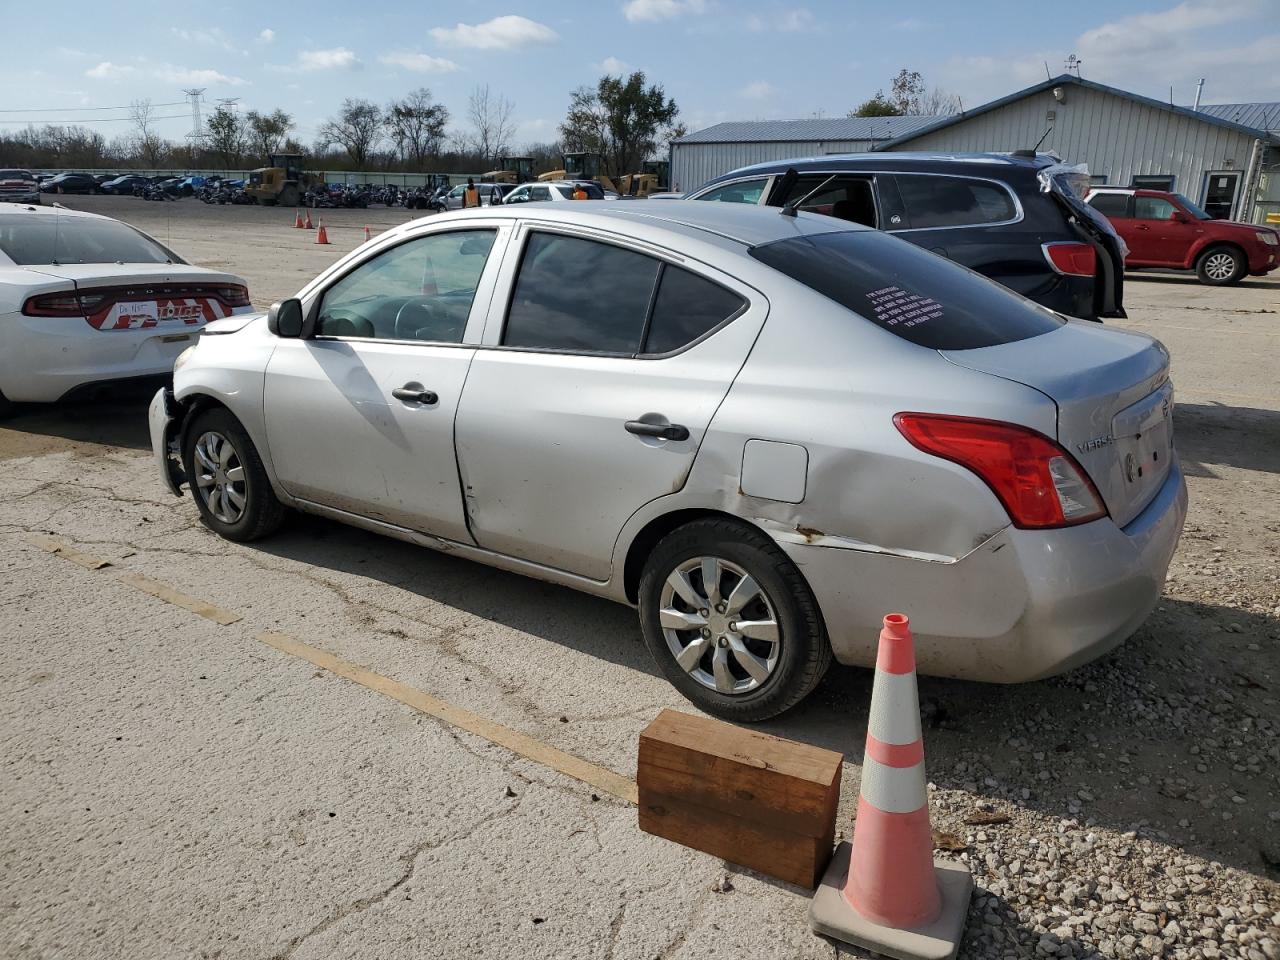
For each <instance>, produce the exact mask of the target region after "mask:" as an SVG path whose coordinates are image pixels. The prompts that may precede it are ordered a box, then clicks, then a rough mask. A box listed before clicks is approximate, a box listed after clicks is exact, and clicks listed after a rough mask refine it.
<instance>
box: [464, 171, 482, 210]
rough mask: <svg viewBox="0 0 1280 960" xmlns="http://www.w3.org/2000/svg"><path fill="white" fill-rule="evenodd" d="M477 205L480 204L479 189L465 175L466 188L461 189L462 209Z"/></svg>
mask: <svg viewBox="0 0 1280 960" xmlns="http://www.w3.org/2000/svg"><path fill="white" fill-rule="evenodd" d="M478 206H480V191H479V190H477V189H476V182H475V181H474V180H472V179H471V178H470V177H467V189H465V190H463V191H462V209H464V210H465V209H467V207H478Z"/></svg>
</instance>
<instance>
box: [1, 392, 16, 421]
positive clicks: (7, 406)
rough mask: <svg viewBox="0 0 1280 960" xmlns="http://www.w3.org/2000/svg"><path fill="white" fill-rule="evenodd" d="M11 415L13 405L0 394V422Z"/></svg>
mask: <svg viewBox="0 0 1280 960" xmlns="http://www.w3.org/2000/svg"><path fill="white" fill-rule="evenodd" d="M12 413H13V403H12V401H10V400H9V398H8V397H6V396H5V395H4V394H3V393H0V420H3V419H4V418H5V417H7V416H9V415H10V414H12Z"/></svg>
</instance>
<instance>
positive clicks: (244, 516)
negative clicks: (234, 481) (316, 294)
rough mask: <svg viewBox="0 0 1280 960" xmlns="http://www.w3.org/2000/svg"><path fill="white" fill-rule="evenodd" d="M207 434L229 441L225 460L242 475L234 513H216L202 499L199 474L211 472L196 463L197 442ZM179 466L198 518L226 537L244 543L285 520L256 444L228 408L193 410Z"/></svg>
mask: <svg viewBox="0 0 1280 960" xmlns="http://www.w3.org/2000/svg"><path fill="white" fill-rule="evenodd" d="M208 434H214V435H217V436H218V437H221V438H222V439H223V440H224V441H226V442H229V443H230V445H231V448H232V451H233V454H232V456H231V457H228V458H227V459H226V460H225V461H224V465H225V466H226V468H227V469H228V470H229V471H232V472H233V471H234V466H235V464H236V463H237V462H238V465H239V466H240V468H241V470H242V472H241V474H240V476H241V478H242V479H241V481H239V485H238V486H237V487H236V488H235V489H237V490H238V492H239V494H240V496H241V498H242V499H243V501H244V503H243V505H242V506H241V507H239V511H240V512H239V514H238V515H237V516H233V515H231V514H230V513H228V516H227V517H219V516H217V515H216V514H215V513H214V511H213V510H212V509H211V508H210V506H209V504H208V503H206V502H205V501H206V494H204V493H202V487H201V484H200V477H201V476H211V474H210V472H209V471H208V470H207V469H206V468H202V467H201V466H200V465H199V464H198V463H197V461H196V446H197V444H198V443H200V441H201V439H202V438H203V437H205V436H206V435H208ZM232 457H234V459H233V458H232ZM182 466H183V469H185V470H186V473H187V485H188V487H189V488H190V490H191V496H192V499H194V500H195V502H196V507H197V509H199V511H200V519H201V520H202V521H204V523H205V525H206V526H207V527H209V529H211V530H212V531H213V532H214V533H216V534H218V535H219V536H221V537H225V538H226V539H228V540H236V541H239V542H241V543H246V542H248V541H250V540H258V539H260V538H262V537H265V536H269V535H270V534H272V533H274V532H275V531H276V530H277V529H278V528H279V527H280V524H281V522H282V521H283V520H284V513H285V508H284V505H283V504H281V503H280V501H279V500H277V499H276V495H275V491H273V490H272V489H271V481H270V480H269V479H268V478H267V471H266V469H265V468H264V467H263V466H262V458H261V457H260V456H258V450H257V448H256V447H255V446H254V445H253V441H252V440H250V439H249V434H248V433H246V432H245V429H244V427H242V426H241V425H240V421H239V420H237V419H236V418H235V417H234V416H232V415H231V411H229V410H227V409H226V408H224V407H211V408H209V409H206V410H202V411H200V412H199V413H197V414H195V416H194V417H192V418H191V419H190V420H189V421H188V422H187V424H186V425H185V427H184V429H183V431H182ZM223 506H224V507H225V505H223ZM233 506H234V504H233Z"/></svg>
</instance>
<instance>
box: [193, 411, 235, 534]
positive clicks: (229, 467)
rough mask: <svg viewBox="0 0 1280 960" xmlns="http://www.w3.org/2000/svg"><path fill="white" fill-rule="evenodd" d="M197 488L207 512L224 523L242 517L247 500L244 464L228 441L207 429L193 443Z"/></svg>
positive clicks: (233, 521) (232, 521)
mask: <svg viewBox="0 0 1280 960" xmlns="http://www.w3.org/2000/svg"><path fill="white" fill-rule="evenodd" d="M195 463H196V490H198V491H199V494H200V499H201V501H203V503H204V505H205V507H206V508H207V509H208V511H209V512H210V513H211V514H213V516H214V517H215V518H217V519H218V520H221V521H222V522H223V523H228V524H230V523H235V522H236V521H238V520H239V519H240V518H241V517H242V516H244V509H245V506H246V504H247V503H248V495H247V492H246V489H245V480H244V465H243V464H242V463H241V462H240V454H239V453H238V452H237V451H236V448H235V447H234V446H232V444H231V441H230V440H228V439H227V438H226V437H224V436H223V435H222V434H220V433H217V432H215V431H213V430H210V431H208V432H206V433H202V434H201V435H200V438H199V439H198V440H197V441H196V445H195Z"/></svg>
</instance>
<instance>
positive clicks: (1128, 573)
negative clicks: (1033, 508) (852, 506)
mask: <svg viewBox="0 0 1280 960" xmlns="http://www.w3.org/2000/svg"><path fill="white" fill-rule="evenodd" d="M1186 512H1187V489H1186V482H1185V480H1184V479H1183V476H1182V471H1181V468H1180V467H1179V466H1178V465H1177V464H1176V463H1175V465H1174V469H1172V470H1171V471H1170V472H1169V476H1168V478H1167V479H1166V481H1165V484H1164V486H1163V487H1162V488H1161V489H1160V492H1159V494H1158V495H1157V496H1156V498H1155V500H1153V501H1152V502H1151V503H1150V504H1149V505H1148V506H1147V508H1146V509H1145V510H1144V511H1143V512H1142V513H1141V514H1139V516H1138V517H1137V518H1135V519H1134V520H1133V521H1132V522H1131V523H1130V524H1129V525H1128V526H1126V527H1124V528H1123V529H1121V528H1119V527H1117V526H1116V525H1115V524H1114V523H1113V522H1112V521H1111V520H1110V519H1103V520H1098V521H1095V522H1093V523H1089V524H1084V525H1082V526H1079V527H1068V528H1065V529H1061V530H1048V531H1034V530H1017V529H1014V528H1012V527H1007V528H1005V529H1004V530H1001V531H1000V532H999V533H997V534H995V535H994V536H993V537H992V538H991V539H989V540H987V541H986V542H985V543H983V544H982V545H981V546H979V547H978V548H976V549H975V550H973V551H972V552H971V553H969V554H968V555H967V556H965V557H963V558H961V559H960V560H957V561H955V562H952V563H939V562H931V561H926V560H918V559H910V558H905V557H899V556H893V555H887V554H874V553H867V552H864V551H860V550H844V549H839V548H835V547H828V546H817V545H806V544H795V543H780V544H779V546H781V547H782V549H783V550H785V551H786V552H787V553H788V555H789V556H790V557H791V558H792V560H794V561H795V563H796V564H797V565H798V566H799V568H800V570H801V571H802V572H803V573H804V575H805V576H806V578H808V581H809V584H810V586H811V587H812V588H813V591H814V594H815V595H816V597H817V599H818V604H819V606H820V607H821V608H822V612H823V616H824V618H825V620H826V624H827V631H828V634H829V635H830V637H831V644H832V649H833V651H834V652H835V655H836V659H838V660H839V661H840V662H842V663H846V664H851V665H854V666H868V667H869V666H872V665H873V664H874V663H875V659H876V640H877V636H878V632H879V625H880V620H881V617H883V616H884V614H886V613H890V612H894V611H899V612H902V613H906V614H907V615H908V616H910V617H911V622H912V632H913V633H914V635H915V642H916V662H917V666H918V668H919V670H920V672H921V673H925V674H929V675H933V676H946V677H956V678H961V679H967V680H981V681H989V682H997V683H1020V682H1025V681H1029V680H1038V679H1041V678H1043V677H1048V676H1053V675H1054V674H1058V673H1062V672H1063V671H1066V670H1069V669H1071V668H1073V667H1076V666H1079V665H1080V664H1083V663H1087V662H1088V661H1090V660H1092V659H1094V658H1096V657H1099V656H1101V655H1102V654H1104V653H1106V652H1107V651H1109V650H1111V649H1112V648H1113V647H1115V646H1116V645H1117V644H1119V643H1121V642H1122V641H1124V640H1125V639H1126V638H1128V637H1129V636H1130V635H1131V634H1132V633H1133V632H1134V631H1135V630H1137V628H1138V627H1139V626H1140V625H1141V624H1142V622H1143V621H1144V620H1145V619H1146V618H1147V616H1148V615H1149V614H1150V613H1151V610H1152V609H1153V608H1154V606H1155V604H1156V601H1157V600H1158V599H1159V597H1160V592H1161V590H1162V589H1163V586H1164V580H1165V575H1166V573H1167V572H1168V569H1169V562H1170V560H1171V559H1172V557H1173V553H1174V550H1175V549H1176V547H1177V545H1178V538H1179V536H1180V535H1181V533H1182V526H1183V522H1184V520H1185V519H1186Z"/></svg>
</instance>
